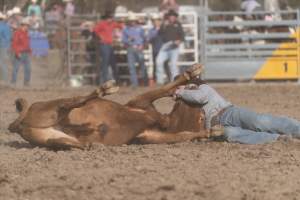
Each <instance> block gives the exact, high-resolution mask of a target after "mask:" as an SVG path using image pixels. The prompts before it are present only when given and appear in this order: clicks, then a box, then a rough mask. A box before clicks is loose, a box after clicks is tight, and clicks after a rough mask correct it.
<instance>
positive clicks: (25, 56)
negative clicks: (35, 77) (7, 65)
mask: <svg viewBox="0 0 300 200" xmlns="http://www.w3.org/2000/svg"><path fill="white" fill-rule="evenodd" d="M21 64H22V65H23V66H24V85H28V84H29V82H30V78H31V63H30V57H29V53H27V52H24V53H21V54H20V56H19V58H17V57H16V55H13V74H12V80H11V83H12V84H16V83H17V77H18V71H19V68H20V65H21Z"/></svg>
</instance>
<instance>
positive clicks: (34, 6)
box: [27, 0, 42, 18]
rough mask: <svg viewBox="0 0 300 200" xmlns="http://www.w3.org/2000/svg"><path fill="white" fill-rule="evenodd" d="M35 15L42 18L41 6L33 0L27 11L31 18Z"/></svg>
mask: <svg viewBox="0 0 300 200" xmlns="http://www.w3.org/2000/svg"><path fill="white" fill-rule="evenodd" d="M33 13H34V14H35V15H36V16H37V17H39V18H42V9H41V6H40V5H39V4H37V0H31V4H30V5H29V6H28V9H27V16H31V15H32V14H33Z"/></svg>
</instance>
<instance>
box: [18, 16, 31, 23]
mask: <svg viewBox="0 0 300 200" xmlns="http://www.w3.org/2000/svg"><path fill="white" fill-rule="evenodd" d="M20 24H22V25H30V19H29V18H28V17H24V18H23V19H22V20H21V22H20Z"/></svg>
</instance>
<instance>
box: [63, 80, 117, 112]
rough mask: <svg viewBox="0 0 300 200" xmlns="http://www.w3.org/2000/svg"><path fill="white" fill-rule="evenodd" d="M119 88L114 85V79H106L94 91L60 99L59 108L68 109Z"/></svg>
mask: <svg viewBox="0 0 300 200" xmlns="http://www.w3.org/2000/svg"><path fill="white" fill-rule="evenodd" d="M118 90H119V87H118V86H116V85H115V81H113V80H111V81H107V82H106V83H104V84H103V85H101V86H100V88H98V89H96V90H95V91H94V92H92V93H91V94H89V95H87V96H80V97H73V98H68V99H63V100H61V103H60V108H63V109H66V110H70V109H73V108H77V107H79V106H81V105H82V104H84V103H86V102H87V101H89V100H92V99H96V98H98V97H103V96H105V95H109V94H113V93H115V92H117V91H118Z"/></svg>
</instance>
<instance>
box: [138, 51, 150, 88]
mask: <svg viewBox="0 0 300 200" xmlns="http://www.w3.org/2000/svg"><path fill="white" fill-rule="evenodd" d="M137 56H138V62H139V66H140V70H141V73H142V77H143V81H144V86H148V85H149V80H148V73H147V68H146V66H145V58H144V54H143V51H138V52H137Z"/></svg>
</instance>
